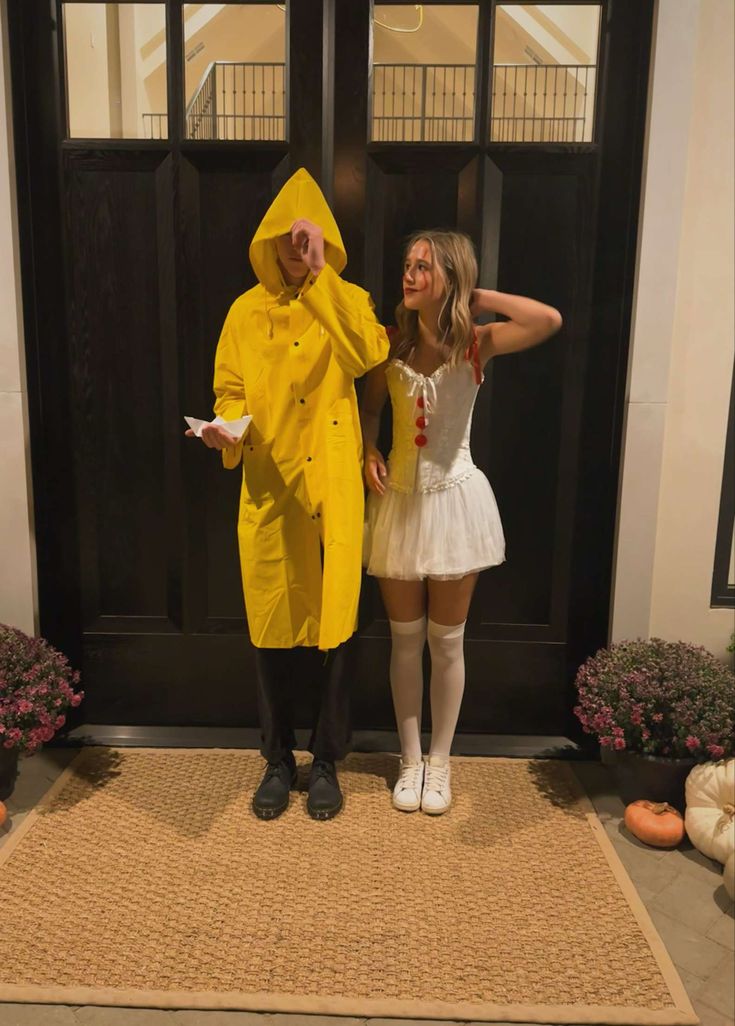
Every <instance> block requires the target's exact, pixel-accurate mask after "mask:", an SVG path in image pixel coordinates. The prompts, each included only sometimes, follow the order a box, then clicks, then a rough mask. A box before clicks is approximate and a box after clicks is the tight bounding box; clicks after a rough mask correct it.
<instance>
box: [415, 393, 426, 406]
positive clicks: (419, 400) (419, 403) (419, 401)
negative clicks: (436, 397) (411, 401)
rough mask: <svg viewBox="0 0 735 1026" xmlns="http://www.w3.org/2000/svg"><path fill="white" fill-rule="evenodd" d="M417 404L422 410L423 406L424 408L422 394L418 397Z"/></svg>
mask: <svg viewBox="0 0 735 1026" xmlns="http://www.w3.org/2000/svg"><path fill="white" fill-rule="evenodd" d="M416 405H417V406H418V408H419V409H420V410H423V408H424V397H423V396H422V395H420V396H419V397H418V399H417V400H416Z"/></svg>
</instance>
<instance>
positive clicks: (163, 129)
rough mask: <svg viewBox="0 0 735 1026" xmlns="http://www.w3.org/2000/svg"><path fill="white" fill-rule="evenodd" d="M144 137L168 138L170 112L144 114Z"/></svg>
mask: <svg viewBox="0 0 735 1026" xmlns="http://www.w3.org/2000/svg"><path fill="white" fill-rule="evenodd" d="M143 138H144V139H168V114H144V115H143Z"/></svg>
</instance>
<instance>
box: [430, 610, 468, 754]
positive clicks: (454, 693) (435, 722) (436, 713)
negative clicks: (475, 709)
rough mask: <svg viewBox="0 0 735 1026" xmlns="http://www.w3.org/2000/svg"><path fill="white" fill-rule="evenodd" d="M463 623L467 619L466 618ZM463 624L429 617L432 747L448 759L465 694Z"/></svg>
mask: <svg viewBox="0 0 735 1026" xmlns="http://www.w3.org/2000/svg"><path fill="white" fill-rule="evenodd" d="M465 622H466V621H465ZM464 627H465V625H464V623H460V624H457V625H456V626H454V627H445V626H444V625H443V624H440V623H434V621H433V620H429V627H428V636H429V651H430V652H431V748H430V749H429V755H430V756H431V755H440V756H443V757H444V758H447V759H448V758H449V752H450V749H451V747H452V740H453V738H454V731H455V730H456V728H457V720H458V719H459V710H460V706H461V705H462V695H463V694H464Z"/></svg>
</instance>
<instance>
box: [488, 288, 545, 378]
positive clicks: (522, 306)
mask: <svg viewBox="0 0 735 1026" xmlns="http://www.w3.org/2000/svg"><path fill="white" fill-rule="evenodd" d="M470 312H471V313H472V316H473V317H477V316H478V315H479V314H481V313H499V314H502V315H503V316H504V317H508V318H510V319H509V320H507V321H497V322H495V323H493V324H483V325H478V327H477V340H478V343H479V347H480V360H481V362H482V363H483V364H485V363H487V361H488V360H490V359H491V358H492V357H493V356H503V355H505V354H506V353H517V352H519V351H520V350H521V349H529V348H530V347H531V346H535V345H538V344H539V342H543V341H545V340H546V339H547V338H549V336H550V335H553V334H555V333H556V332H557V331H558V330H559V328H561V325H562V318H561V314H560V313H559V311H558V310H555V309H554V307H553V306H547V305H546V304H545V303H539V302H538V301H537V300H536V299H529V298H528V297H527V296H511V295H509V294H508V293H507V292H495V291H494V290H492V289H475V291H474V292H473V294H472V304H471V306H470Z"/></svg>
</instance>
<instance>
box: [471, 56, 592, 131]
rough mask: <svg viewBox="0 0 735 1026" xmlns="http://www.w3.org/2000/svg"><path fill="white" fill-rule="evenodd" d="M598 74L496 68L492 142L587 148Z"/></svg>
mask: <svg viewBox="0 0 735 1026" xmlns="http://www.w3.org/2000/svg"><path fill="white" fill-rule="evenodd" d="M596 73H597V68H596V67H594V65H586V64H521V65H519V64H496V65H495V67H494V68H493V91H492V113H491V116H490V139H491V141H492V142H565V143H569V142H591V141H592V129H593V115H594V96H595V81H596Z"/></svg>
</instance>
